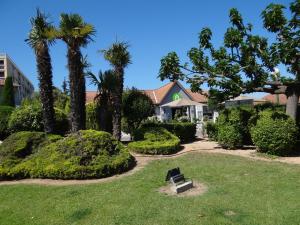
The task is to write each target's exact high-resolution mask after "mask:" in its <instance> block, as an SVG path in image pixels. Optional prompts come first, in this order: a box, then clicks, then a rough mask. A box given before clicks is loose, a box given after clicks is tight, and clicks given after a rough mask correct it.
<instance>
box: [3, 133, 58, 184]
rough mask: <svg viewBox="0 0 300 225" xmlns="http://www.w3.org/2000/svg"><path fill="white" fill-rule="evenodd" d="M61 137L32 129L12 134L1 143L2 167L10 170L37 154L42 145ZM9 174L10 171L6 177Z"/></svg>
mask: <svg viewBox="0 0 300 225" xmlns="http://www.w3.org/2000/svg"><path fill="white" fill-rule="evenodd" d="M60 138H61V136H59V135H47V134H45V133H43V132H30V131H22V132H17V133H14V134H12V135H10V136H9V137H7V138H6V139H5V140H4V141H3V143H2V144H1V145H0V169H1V168H2V169H5V170H7V171H10V170H11V169H12V168H13V167H14V166H16V165H17V164H18V163H21V162H22V161H24V160H25V159H26V158H27V157H28V156H30V155H32V154H35V153H36V152H37V151H38V150H39V149H40V148H41V147H43V146H45V145H47V144H49V143H52V142H55V141H57V140H59V139H60ZM7 176H8V177H9V176H10V175H9V173H8V174H6V176H5V177H7ZM13 177H15V175H13ZM17 177H18V176H17ZM0 179H1V177H0ZM2 179H3V177H2Z"/></svg>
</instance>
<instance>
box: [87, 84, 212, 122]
mask: <svg viewBox="0 0 300 225" xmlns="http://www.w3.org/2000/svg"><path fill="white" fill-rule="evenodd" d="M141 91H142V92H144V93H145V94H146V95H148V96H149V97H150V99H151V100H152V102H153V104H154V105H155V116H156V117H157V119H158V120H160V121H167V120H172V119H174V118H175V117H176V116H178V115H179V116H187V117H188V118H189V119H190V120H191V121H193V120H195V119H197V120H199V121H202V120H203V118H204V117H209V118H212V116H213V112H212V111H210V110H209V109H208V107H207V100H208V99H207V97H206V96H205V95H204V94H200V93H193V92H192V91H191V90H190V89H186V88H184V87H183V86H182V85H181V83H180V82H179V81H174V82H170V83H168V84H166V85H164V86H162V87H160V88H157V89H151V90H141ZM96 94H97V92H96V91H87V92H86V102H87V103H89V102H92V101H93V100H94V97H95V96H96Z"/></svg>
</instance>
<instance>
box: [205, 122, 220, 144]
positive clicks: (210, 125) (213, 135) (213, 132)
mask: <svg viewBox="0 0 300 225" xmlns="http://www.w3.org/2000/svg"><path fill="white" fill-rule="evenodd" d="M205 129H206V133H207V136H208V138H209V139H210V140H213V141H216V140H217V139H218V128H217V124H216V123H214V122H210V121H208V122H206V124H205Z"/></svg>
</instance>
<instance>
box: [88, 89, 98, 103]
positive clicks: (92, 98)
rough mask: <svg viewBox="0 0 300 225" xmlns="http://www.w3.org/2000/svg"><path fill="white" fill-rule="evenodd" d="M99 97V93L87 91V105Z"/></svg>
mask: <svg viewBox="0 0 300 225" xmlns="http://www.w3.org/2000/svg"><path fill="white" fill-rule="evenodd" d="M96 95H97V91H87V92H86V93H85V101H86V103H91V102H93V101H94V98H95V97H96Z"/></svg>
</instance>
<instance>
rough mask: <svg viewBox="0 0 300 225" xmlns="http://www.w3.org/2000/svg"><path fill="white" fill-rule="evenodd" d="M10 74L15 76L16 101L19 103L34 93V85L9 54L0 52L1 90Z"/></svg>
mask: <svg viewBox="0 0 300 225" xmlns="http://www.w3.org/2000/svg"><path fill="white" fill-rule="evenodd" d="M8 76H12V78H13V84H14V90H15V102H16V105H19V104H21V101H22V99H23V98H26V97H30V96H31V95H32V94H33V92H34V86H33V85H32V83H31V82H30V81H29V80H28V79H27V78H26V77H25V75H24V74H23V73H22V71H21V70H20V69H19V68H18V67H17V65H16V64H15V63H14V62H13V60H12V59H11V58H10V57H9V56H8V55H7V54H5V53H0V92H1V91H2V88H3V86H4V83H5V79H6V77H8Z"/></svg>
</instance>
